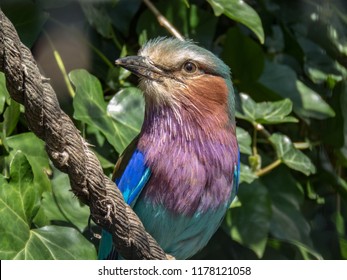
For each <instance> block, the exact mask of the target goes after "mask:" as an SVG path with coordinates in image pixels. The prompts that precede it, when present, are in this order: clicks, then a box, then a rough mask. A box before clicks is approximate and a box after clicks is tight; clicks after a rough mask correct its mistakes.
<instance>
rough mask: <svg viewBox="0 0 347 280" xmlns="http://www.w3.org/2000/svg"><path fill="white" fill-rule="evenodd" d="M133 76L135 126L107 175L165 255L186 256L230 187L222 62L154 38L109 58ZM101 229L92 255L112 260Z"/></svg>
mask: <svg viewBox="0 0 347 280" xmlns="http://www.w3.org/2000/svg"><path fill="white" fill-rule="evenodd" d="M116 64H117V65H119V66H122V67H124V68H126V69H128V70H129V71H130V72H132V73H134V74H135V75H137V76H138V77H139V78H140V88H141V90H142V91H143V94H144V98H145V116H144V122H143V125H142V128H141V132H140V134H139V135H138V137H136V138H135V139H134V140H133V141H132V143H131V144H130V145H129V146H128V148H127V149H126V150H125V151H124V153H123V154H122V155H121V156H120V158H119V160H118V162H117V164H116V168H115V172H114V180H115V182H116V183H117V185H118V187H119V189H120V190H121V192H122V193H123V196H124V200H125V201H126V202H127V203H128V204H129V205H130V206H132V208H133V209H134V211H135V212H136V213H137V215H138V216H139V218H140V219H141V221H142V223H143V225H144V227H145V229H146V230H147V231H148V233H150V234H151V235H152V236H153V237H154V238H155V239H156V241H157V242H158V243H159V245H160V246H161V247H162V248H163V249H164V251H165V252H166V253H167V254H171V255H172V256H174V257H175V258H177V259H187V258H189V257H191V256H192V255H194V254H195V253H196V252H198V251H199V250H200V249H202V248H203V247H204V246H205V245H206V244H207V242H208V241H209V239H210V238H211V237H212V235H213V234H214V233H215V231H216V230H217V228H218V227H219V225H220V224H221V222H222V219H223V217H224V215H225V213H226V210H227V209H228V207H229V205H230V203H231V201H232V200H233V198H234V197H235V195H236V192H237V188H238V177H239V166H240V154H239V148H238V144H237V139H236V126H235V114H234V112H235V100H234V91H233V86H232V82H231V79H230V69H229V67H228V66H227V65H226V64H225V63H224V62H223V61H222V60H221V59H219V58H218V57H217V56H215V55H214V54H213V53H211V52H210V51H208V50H206V49H204V48H202V47H199V46H197V45H196V44H194V43H192V42H191V41H180V40H178V39H174V38H158V39H154V40H151V41H149V42H147V43H146V44H145V45H144V46H143V47H142V49H141V50H140V51H139V53H138V55H137V56H129V57H124V58H120V59H118V60H116ZM118 257H119V256H117V255H116V254H115V250H113V248H112V238H111V235H110V234H109V233H107V232H106V231H103V237H102V241H101V244H100V248H99V258H101V259H109V258H118Z"/></svg>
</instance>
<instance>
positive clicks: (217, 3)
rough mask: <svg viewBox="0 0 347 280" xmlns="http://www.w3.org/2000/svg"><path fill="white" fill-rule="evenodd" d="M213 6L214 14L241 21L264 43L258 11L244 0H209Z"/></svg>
mask: <svg viewBox="0 0 347 280" xmlns="http://www.w3.org/2000/svg"><path fill="white" fill-rule="evenodd" d="M207 2H208V3H210V5H211V6H212V8H213V11H214V14H215V15H216V16H220V15H221V14H225V15H226V16H227V17H229V18H231V19H232V20H235V21H237V22H240V23H242V24H244V25H245V26H247V27H248V28H249V29H251V30H252V31H253V32H254V33H255V35H257V37H258V39H259V41H260V43H262V44H263V43H264V30H263V26H262V23H261V19H260V17H259V15H258V14H257V12H256V11H255V10H254V9H253V8H252V7H251V6H249V5H248V4H247V3H246V2H245V1H243V0H207Z"/></svg>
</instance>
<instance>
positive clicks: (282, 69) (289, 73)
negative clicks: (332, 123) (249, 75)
mask: <svg viewBox="0 0 347 280" xmlns="http://www.w3.org/2000/svg"><path fill="white" fill-rule="evenodd" d="M259 82H260V83H261V84H262V85H264V86H265V87H266V88H268V89H269V90H271V91H272V92H273V93H275V94H277V95H279V96H282V97H283V98H289V99H290V100H291V101H292V102H293V105H294V111H295V113H297V114H299V115H300V116H303V117H311V118H316V119H325V118H329V117H333V116H335V112H334V110H333V109H332V108H331V107H330V106H329V105H328V103H326V102H325V101H324V100H323V98H322V97H321V96H320V95H319V94H318V93H317V92H315V91H314V90H312V89H311V88H309V87H307V86H306V85H305V84H304V83H303V82H301V81H300V80H298V78H297V75H296V73H295V72H294V70H292V69H291V68H290V67H288V66H286V65H281V64H277V63H274V62H270V61H266V62H265V67H264V71H263V73H262V75H261V77H260V79H259Z"/></svg>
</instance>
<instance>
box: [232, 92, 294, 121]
mask: <svg viewBox="0 0 347 280" xmlns="http://www.w3.org/2000/svg"><path fill="white" fill-rule="evenodd" d="M240 97H241V102H242V109H243V113H244V115H240V114H238V115H237V116H238V117H240V118H244V119H246V120H248V121H250V122H252V123H253V122H257V123H261V124H276V123H284V122H297V119H296V118H294V117H291V116H288V114H290V113H291V111H292V102H291V101H290V100H289V99H284V100H281V101H275V102H260V103H256V102H255V101H254V100H253V99H252V98H251V97H250V96H249V95H247V94H240Z"/></svg>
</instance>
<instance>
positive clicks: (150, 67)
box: [115, 56, 165, 81]
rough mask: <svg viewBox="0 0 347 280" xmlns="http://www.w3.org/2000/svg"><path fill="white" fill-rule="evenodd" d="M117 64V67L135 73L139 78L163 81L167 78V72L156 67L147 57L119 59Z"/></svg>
mask: <svg viewBox="0 0 347 280" xmlns="http://www.w3.org/2000/svg"><path fill="white" fill-rule="evenodd" d="M115 63H116V65H119V66H121V67H123V68H125V69H127V70H129V71H130V72H132V73H134V74H135V75H137V76H138V77H144V78H147V79H150V80H155V81H161V79H162V77H163V76H165V72H164V71H163V70H162V69H160V68H158V67H157V66H156V65H154V63H153V62H152V61H151V60H150V59H149V58H147V57H143V56H127V57H123V58H118V59H117V60H116V62H115Z"/></svg>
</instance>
